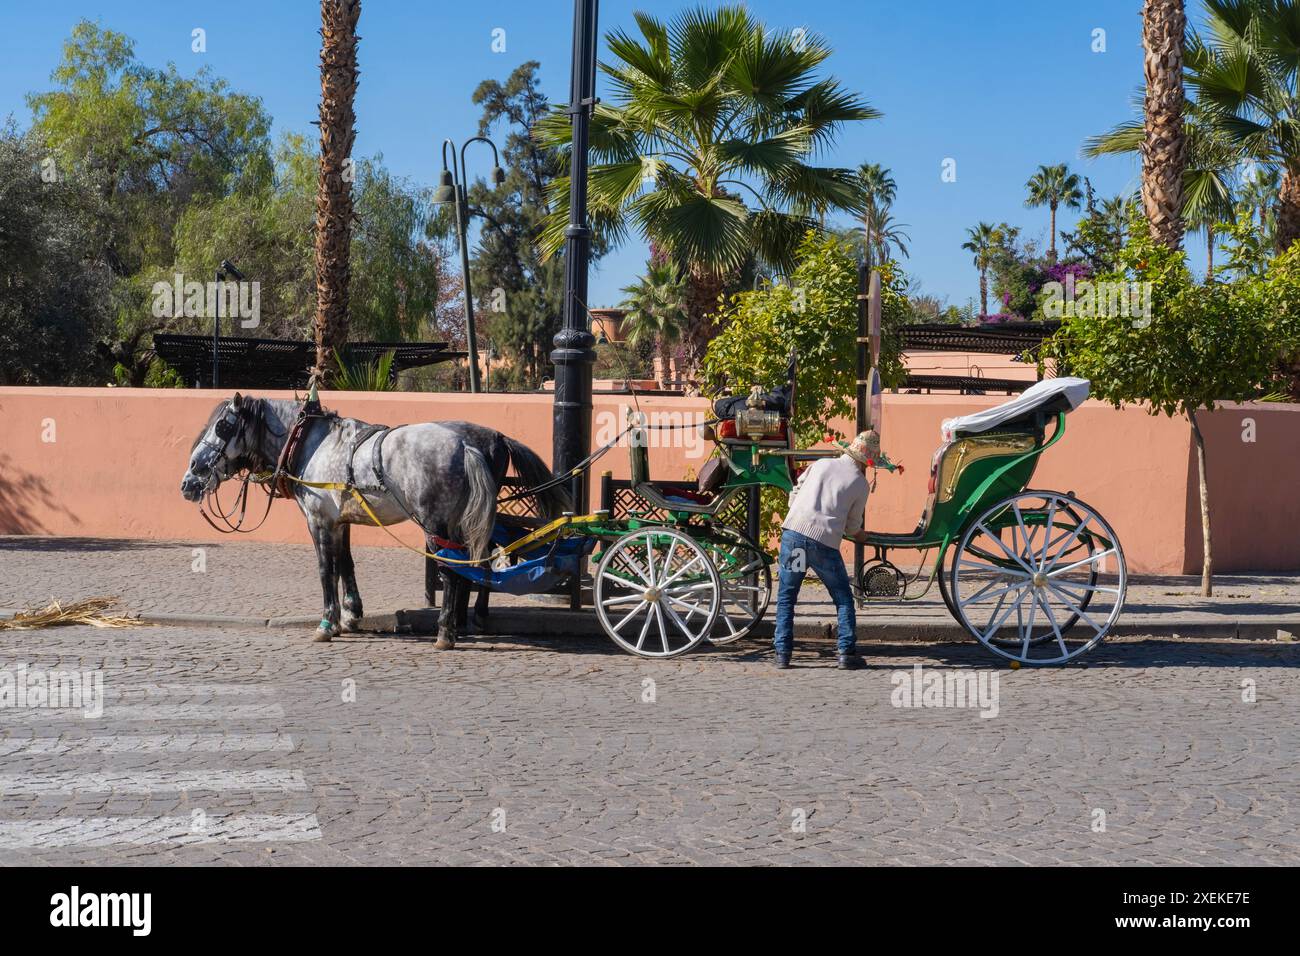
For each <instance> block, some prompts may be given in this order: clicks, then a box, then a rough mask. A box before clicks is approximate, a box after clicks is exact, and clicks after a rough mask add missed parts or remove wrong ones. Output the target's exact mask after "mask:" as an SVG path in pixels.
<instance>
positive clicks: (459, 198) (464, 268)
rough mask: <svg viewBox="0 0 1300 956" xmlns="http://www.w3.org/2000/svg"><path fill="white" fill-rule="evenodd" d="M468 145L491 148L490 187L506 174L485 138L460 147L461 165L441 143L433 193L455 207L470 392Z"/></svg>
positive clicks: (473, 339) (474, 364) (474, 360)
mask: <svg viewBox="0 0 1300 956" xmlns="http://www.w3.org/2000/svg"><path fill="white" fill-rule="evenodd" d="M470 143H487V144H488V145H489V146H491V147H492V185H493V186H500V185H501V184H502V183H504V182H505V181H506V172H505V170H504V169H502V168H501V157H500V155H499V154H498V153H497V147H496V143H494V142H492V140H490V139H488V138H487V137H486V136H471V137H470V138H469V139H467V140H465V142H464V143H462V144H461V147H460V163H459V164H458V163H457V162H456V144H455V143H453V142H452V141H451V140H449V139H445V140H443V141H442V175H440V176H439V177H438V188H437V189H435V190H434V192H433V201H434V203H436V204H438V205H445V204H447V203H455V204H456V239H457V240H458V241H459V243H460V277H461V283H462V285H463V287H464V289H465V347H466V349H467V350H468V352H469V390H470V391H471V392H478V391H480V388H479V378H478V335H477V333H476V332H475V330H474V295H473V293H472V292H471V291H470V283H469V235H468V233H469V194H468V192H467V191H466V189H465V148H466V147H467V146H469V144H470ZM448 146H450V147H451V165H450V166H448V164H447V147H448Z"/></svg>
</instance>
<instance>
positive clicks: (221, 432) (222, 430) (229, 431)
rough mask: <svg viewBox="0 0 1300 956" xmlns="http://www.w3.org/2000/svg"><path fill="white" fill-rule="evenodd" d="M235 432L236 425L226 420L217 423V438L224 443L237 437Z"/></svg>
mask: <svg viewBox="0 0 1300 956" xmlns="http://www.w3.org/2000/svg"><path fill="white" fill-rule="evenodd" d="M235 430H236V429H235V423H234V422H232V421H229V420H227V419H225V418H223V419H221V421H219V422H217V427H216V429H215V431H216V433H217V437H218V438H220V439H221V440H222V441H229V440H230V439H231V438H233V437H235Z"/></svg>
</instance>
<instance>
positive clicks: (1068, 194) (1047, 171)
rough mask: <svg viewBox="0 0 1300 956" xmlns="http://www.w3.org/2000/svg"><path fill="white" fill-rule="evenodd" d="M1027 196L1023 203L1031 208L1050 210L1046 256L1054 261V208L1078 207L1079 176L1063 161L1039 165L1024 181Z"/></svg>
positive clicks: (1080, 194) (1080, 191)
mask: <svg viewBox="0 0 1300 956" xmlns="http://www.w3.org/2000/svg"><path fill="white" fill-rule="evenodd" d="M1025 188H1026V189H1027V190H1029V198H1028V199H1026V200H1025V205H1026V206H1028V207H1029V208H1031V209H1033V208H1036V207H1038V206H1046V207H1047V208H1048V210H1050V212H1051V216H1052V219H1051V230H1050V231H1049V233H1048V237H1047V258H1048V260H1049V261H1051V262H1055V261H1056V210H1057V209H1058V208H1060V207H1061V206H1065V207H1066V208H1067V209H1078V208H1079V206H1080V205H1081V204H1082V202H1083V191H1082V190H1081V189H1080V188H1079V177H1078V175H1077V174H1076V173H1072V172H1070V170H1069V167H1068V166H1066V165H1065V163H1061V164H1060V165H1058V166H1039V167H1038V172H1036V173H1034V175H1032V176H1030V177H1029V182H1027V183H1025Z"/></svg>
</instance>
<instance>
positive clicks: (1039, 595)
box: [1034, 588, 1070, 657]
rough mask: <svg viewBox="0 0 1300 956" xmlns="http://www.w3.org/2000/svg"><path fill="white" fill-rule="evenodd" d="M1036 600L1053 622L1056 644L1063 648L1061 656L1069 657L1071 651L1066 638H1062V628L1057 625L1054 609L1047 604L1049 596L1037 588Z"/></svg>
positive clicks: (1035, 590) (1048, 618)
mask: <svg viewBox="0 0 1300 956" xmlns="http://www.w3.org/2000/svg"><path fill="white" fill-rule="evenodd" d="M1034 600H1035V601H1037V602H1038V603H1039V604H1041V605H1042V606H1043V613H1044V614H1046V615H1047V620H1048V621H1049V622H1051V625H1052V630H1053V631H1054V632H1056V643H1057V644H1059V645H1060V647H1061V656H1062V657H1069V656H1070V649H1069V648H1068V647H1066V646H1065V638H1064V637H1062V636H1061V628H1060V627H1059V626H1058V625H1057V623H1056V615H1055V614H1053V613H1052V607H1051V605H1050V604H1048V602H1047V596H1046V595H1044V594H1042V593H1041V592H1040V591H1039V590H1038V589H1037V588H1035V589H1034Z"/></svg>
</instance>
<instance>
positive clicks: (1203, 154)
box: [1083, 103, 1241, 281]
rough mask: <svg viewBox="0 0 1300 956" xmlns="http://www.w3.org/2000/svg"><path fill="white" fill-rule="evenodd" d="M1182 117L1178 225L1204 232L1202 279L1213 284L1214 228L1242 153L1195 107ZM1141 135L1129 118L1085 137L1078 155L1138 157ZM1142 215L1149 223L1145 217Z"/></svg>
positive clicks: (1229, 202)
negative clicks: (1181, 160)
mask: <svg viewBox="0 0 1300 956" xmlns="http://www.w3.org/2000/svg"><path fill="white" fill-rule="evenodd" d="M1183 119H1184V122H1183V140H1184V162H1183V171H1182V186H1181V188H1180V190H1179V195H1180V201H1181V204H1182V205H1181V206H1180V209H1179V215H1180V221H1181V222H1182V223H1183V224H1184V225H1185V226H1190V227H1191V228H1192V229H1193V230H1194V231H1196V232H1204V233H1205V240H1206V256H1207V272H1206V280H1207V281H1212V279H1213V275H1214V246H1215V242H1216V241H1217V240H1216V238H1215V234H1216V231H1217V230H1216V227H1217V226H1218V224H1219V223H1221V222H1223V221H1224V220H1225V219H1231V218H1232V215H1233V203H1234V200H1233V195H1232V194H1233V180H1234V178H1236V175H1237V167H1238V165H1239V164H1240V162H1241V152H1240V149H1239V148H1238V147H1237V146H1236V144H1234V143H1233V141H1232V140H1231V138H1230V137H1229V136H1228V135H1227V134H1226V132H1225V131H1224V130H1223V129H1222V128H1220V127H1219V126H1218V125H1216V124H1215V122H1214V120H1213V118H1211V117H1209V116H1207V114H1206V112H1205V110H1203V109H1202V108H1201V107H1200V106H1199V105H1198V104H1196V103H1186V104H1184V117H1183ZM1145 136H1146V131H1145V123H1144V122H1143V121H1142V120H1138V119H1132V120H1129V121H1128V122H1125V123H1120V124H1119V125H1118V126H1116V127H1115V128H1114V129H1112V130H1110V131H1109V132H1107V133H1103V134H1102V135H1100V136H1092V137H1089V138H1088V139H1087V140H1086V141H1085V142H1084V147H1083V152H1084V155H1085V156H1102V155H1106V154H1113V153H1140V152H1141V150H1142V148H1143V142H1144V140H1145ZM1147 215H1148V219H1149V218H1150V213H1149V212H1148V213H1147ZM1152 228H1153V229H1154V225H1153V227H1152Z"/></svg>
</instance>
